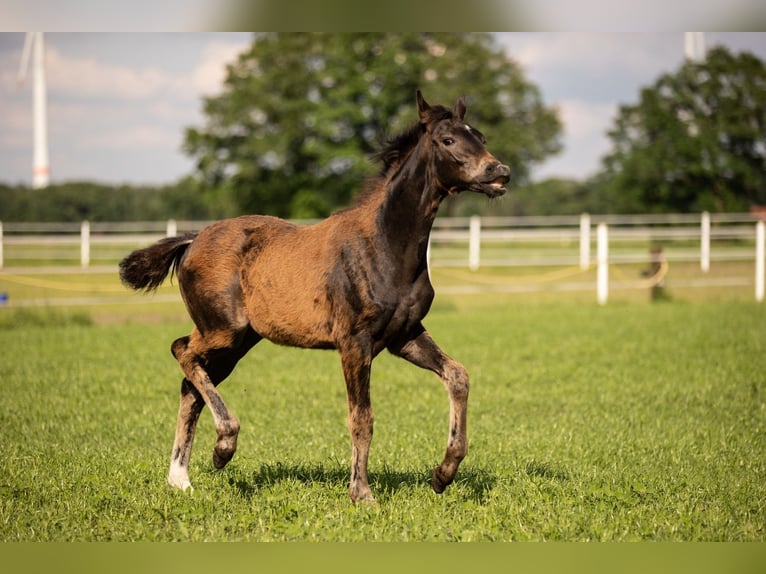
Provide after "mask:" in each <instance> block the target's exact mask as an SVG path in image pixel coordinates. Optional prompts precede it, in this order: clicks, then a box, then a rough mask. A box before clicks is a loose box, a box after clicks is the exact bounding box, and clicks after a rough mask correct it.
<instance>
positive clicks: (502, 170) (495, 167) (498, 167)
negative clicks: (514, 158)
mask: <svg viewBox="0 0 766 574" xmlns="http://www.w3.org/2000/svg"><path fill="white" fill-rule="evenodd" d="M484 171H485V173H486V175H487V176H488V177H492V176H494V177H508V176H510V175H511V169H510V168H509V167H508V166H507V165H503V164H502V163H500V162H499V161H498V162H496V163H491V164H489V165H488V166H487V167H486V168H485V170H484Z"/></svg>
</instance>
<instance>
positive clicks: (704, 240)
mask: <svg viewBox="0 0 766 574" xmlns="http://www.w3.org/2000/svg"><path fill="white" fill-rule="evenodd" d="M700 269H701V270H702V272H703V273H707V272H708V271H709V270H710V214H709V213H708V212H707V211H703V212H702V221H701V222H700Z"/></svg>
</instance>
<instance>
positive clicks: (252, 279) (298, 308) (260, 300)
mask: <svg viewBox="0 0 766 574" xmlns="http://www.w3.org/2000/svg"><path fill="white" fill-rule="evenodd" d="M267 263H268V260H267V258H264V259H263V260H259V261H258V262H257V265H256V267H255V268H252V269H250V270H249V272H248V273H247V276H246V282H247V286H246V291H247V292H248V296H247V311H248V316H249V319H250V324H251V325H252V327H253V329H255V331H256V332H257V333H259V334H260V335H262V336H263V337H265V338H266V339H268V340H270V341H272V342H274V343H277V344H279V345H287V346H291V347H303V348H314V349H331V348H334V345H333V341H332V337H331V326H330V325H329V320H328V313H327V307H328V304H327V298H326V295H325V290H323V289H322V288H321V286H320V285H318V284H317V283H316V282H315V281H313V280H312V277H311V274H310V273H309V270H308V269H303V270H302V271H298V272H296V270H299V266H295V265H291V262H290V261H289V258H287V259H283V260H281V261H280V263H279V264H277V263H274V262H271V263H270V264H267ZM265 269H269V272H268V273H266V272H265Z"/></svg>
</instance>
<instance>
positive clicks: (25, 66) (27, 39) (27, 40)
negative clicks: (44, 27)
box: [17, 32, 37, 88]
mask: <svg viewBox="0 0 766 574" xmlns="http://www.w3.org/2000/svg"><path fill="white" fill-rule="evenodd" d="M35 34H37V32H27V33H26V35H25V36H24V49H23V50H22V52H21V63H20V64H19V75H18V78H17V81H18V85H19V88H23V87H24V80H26V78H27V71H28V70H29V55H30V54H31V53H32V44H33V43H34V42H33V40H34V38H35Z"/></svg>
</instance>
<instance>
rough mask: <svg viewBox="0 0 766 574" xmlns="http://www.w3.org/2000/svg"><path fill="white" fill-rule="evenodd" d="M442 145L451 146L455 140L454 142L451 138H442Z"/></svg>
mask: <svg viewBox="0 0 766 574" xmlns="http://www.w3.org/2000/svg"><path fill="white" fill-rule="evenodd" d="M442 143H443V144H444V145H452V144H453V143H455V140H454V139H452V138H444V139H443V140H442Z"/></svg>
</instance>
